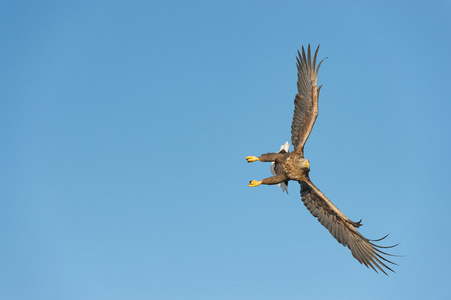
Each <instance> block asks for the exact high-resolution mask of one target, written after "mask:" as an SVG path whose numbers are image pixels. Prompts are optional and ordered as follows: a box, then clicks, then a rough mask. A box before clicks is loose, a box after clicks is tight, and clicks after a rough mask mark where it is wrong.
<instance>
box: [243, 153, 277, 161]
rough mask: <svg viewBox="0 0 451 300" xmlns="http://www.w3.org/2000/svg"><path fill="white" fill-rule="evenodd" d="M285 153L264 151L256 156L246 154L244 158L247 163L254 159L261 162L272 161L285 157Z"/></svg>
mask: <svg viewBox="0 0 451 300" xmlns="http://www.w3.org/2000/svg"><path fill="white" fill-rule="evenodd" d="M285 154H286V153H266V154H262V155H261V156H260V157H257V156H246V160H247V162H248V163H250V162H254V161H257V160H259V161H262V162H273V161H278V162H282V161H283V160H284V159H285Z"/></svg>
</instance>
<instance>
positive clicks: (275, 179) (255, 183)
mask: <svg viewBox="0 0 451 300" xmlns="http://www.w3.org/2000/svg"><path fill="white" fill-rule="evenodd" d="M287 180H288V176H287V175H285V174H277V175H274V176H272V177H268V178H265V179H263V180H262V181H257V180H251V181H250V182H249V186H250V187H254V186H259V185H260V184H267V185H272V184H278V183H282V182H284V181H287Z"/></svg>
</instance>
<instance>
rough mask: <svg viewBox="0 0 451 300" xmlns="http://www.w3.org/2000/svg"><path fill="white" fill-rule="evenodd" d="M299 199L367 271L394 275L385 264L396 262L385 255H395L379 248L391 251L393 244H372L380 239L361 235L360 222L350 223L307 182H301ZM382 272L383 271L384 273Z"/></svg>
mask: <svg viewBox="0 0 451 300" xmlns="http://www.w3.org/2000/svg"><path fill="white" fill-rule="evenodd" d="M300 184H301V196H302V201H303V202H304V204H305V206H306V207H307V209H308V210H309V211H310V213H311V214H312V215H313V216H314V217H315V218H318V221H319V222H320V223H321V224H322V225H323V226H324V227H326V228H327V230H329V232H330V233H331V234H332V235H333V237H334V238H335V239H336V240H337V241H338V242H339V243H340V244H342V245H343V246H347V247H348V248H349V249H350V250H351V252H352V255H353V256H354V257H355V258H356V259H357V260H358V261H359V262H360V263H361V264H364V265H365V266H366V267H367V268H368V267H371V268H372V269H373V270H374V271H376V272H377V269H378V270H380V271H382V272H383V273H384V274H386V275H387V273H386V272H385V271H386V270H390V271H392V272H394V271H393V270H392V269H391V268H390V267H388V266H387V263H390V264H394V265H396V264H395V263H393V262H391V261H389V260H388V259H386V258H385V257H384V256H395V255H391V254H388V253H386V252H384V251H381V250H380V249H384V248H385V249H386V248H393V247H395V246H396V245H393V246H388V247H382V246H378V245H376V244H374V243H373V242H378V241H381V240H383V239H384V238H385V237H386V236H385V237H383V238H381V239H378V240H369V239H367V238H365V237H364V236H362V235H361V234H360V233H359V232H358V231H357V229H356V228H358V227H360V226H361V225H362V224H361V221H362V220H360V221H359V222H352V221H351V220H349V219H348V218H347V217H346V216H345V215H344V214H343V213H342V212H341V211H340V210H339V209H338V208H337V207H336V206H335V205H334V204H333V203H332V202H330V200H329V199H327V197H326V196H324V194H323V193H322V192H321V191H320V190H319V189H318V188H317V187H316V186H315V185H314V184H313V183H312V182H311V181H310V180H307V181H302V182H300ZM384 269H385V270H384Z"/></svg>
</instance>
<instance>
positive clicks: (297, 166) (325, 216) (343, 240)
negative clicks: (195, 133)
mask: <svg viewBox="0 0 451 300" xmlns="http://www.w3.org/2000/svg"><path fill="white" fill-rule="evenodd" d="M318 50H319V46H318V48H317V49H316V51H315V54H314V56H313V60H312V55H311V51H310V45H309V46H308V49H307V55H306V53H305V50H304V47H302V54H301V53H300V52H299V50H298V56H297V57H296V60H297V71H298V81H297V88H298V93H297V94H296V97H295V99H294V115H293V121H292V124H291V143H292V144H293V146H294V151H292V152H289V144H288V142H287V143H286V144H285V145H282V147H281V148H280V151H279V152H277V153H266V154H262V155H261V156H258V157H257V156H247V157H246V160H247V162H249V163H250V162H255V161H261V162H271V163H272V165H271V172H272V173H273V175H274V176H272V177H269V178H265V179H263V180H261V181H257V180H251V181H250V182H249V186H250V187H255V186H259V185H260V184H268V185H272V184H278V185H279V186H281V187H282V189H283V190H284V191H285V190H286V186H287V185H288V181H290V180H295V181H298V182H299V184H300V186H301V197H302V201H303V203H304V205H305V206H306V207H307V209H308V210H309V211H310V213H311V214H312V215H313V216H314V217H315V218H317V219H318V221H319V222H320V223H321V224H322V225H323V226H324V227H326V228H327V230H329V232H330V233H331V234H332V236H333V237H334V238H335V239H336V240H337V241H338V242H339V243H340V244H342V245H343V246H347V247H348V248H349V249H350V250H351V253H352V255H353V256H354V258H355V259H357V260H358V261H359V262H360V263H361V264H363V265H365V266H366V267H367V268H368V267H370V268H372V269H373V270H374V271H376V272H377V271H378V270H380V271H382V272H383V273H384V274H386V275H387V273H386V270H389V271H392V272H394V271H393V270H392V269H391V268H390V267H389V266H388V265H387V264H388V263H389V264H394V265H396V264H395V263H393V262H391V261H390V260H388V259H387V258H386V257H387V256H395V255H392V254H388V253H386V252H385V251H386V250H384V251H383V250H381V249H387V248H393V247H395V246H397V245H392V246H386V247H383V246H379V245H376V244H375V242H379V241H381V240H383V239H384V238H386V237H387V235H386V236H384V237H383V238H381V239H378V240H369V239H367V238H365V237H364V236H363V235H362V234H360V232H359V231H357V228H359V227H360V226H362V223H361V221H362V220H360V221H359V222H353V221H351V220H350V219H348V218H347V217H346V216H345V215H344V214H343V213H342V212H341V211H340V210H339V209H338V208H337V207H336V206H335V205H334V204H333V203H332V202H331V201H330V200H329V199H328V198H327V197H326V196H325V195H324V194H323V193H322V192H321V191H320V190H319V189H318V188H317V187H316V186H315V185H314V184H313V183H312V182H311V180H310V178H309V172H310V163H309V161H308V160H307V159H306V158H305V157H304V146H305V143H306V141H307V139H308V137H309V136H310V132H311V131H312V128H313V125H314V124H315V121H316V118H317V116H318V96H319V92H320V90H321V86H322V85H321V86H319V87H318V86H317V80H318V71H319V68H320V66H321V64H322V62H323V61H324V59H323V60H322V61H320V62H319V64H318V66H316V59H317V56H318Z"/></svg>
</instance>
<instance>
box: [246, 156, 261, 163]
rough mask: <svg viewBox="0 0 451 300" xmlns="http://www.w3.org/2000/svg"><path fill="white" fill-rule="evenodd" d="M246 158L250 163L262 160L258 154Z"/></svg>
mask: <svg viewBox="0 0 451 300" xmlns="http://www.w3.org/2000/svg"><path fill="white" fill-rule="evenodd" d="M246 160H247V162H248V163H250V162H254V161H257V160H260V159H259V158H258V157H257V156H246Z"/></svg>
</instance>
